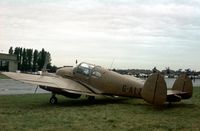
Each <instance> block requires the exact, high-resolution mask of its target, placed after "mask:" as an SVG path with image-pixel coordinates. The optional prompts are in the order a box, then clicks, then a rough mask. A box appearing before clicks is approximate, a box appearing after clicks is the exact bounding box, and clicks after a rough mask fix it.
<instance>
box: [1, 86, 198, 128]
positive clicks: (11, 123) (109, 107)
mask: <svg viewBox="0 0 200 131" xmlns="http://www.w3.org/2000/svg"><path fill="white" fill-rule="evenodd" d="M50 96H51V94H36V95H34V94H31V95H8V96H0V130H2V131H10V130H22V131H23V130H24V131H27V130H81V131H96V130H106V131H111V130H119V131H132V130H145V131H146V130H159V131H160V130H161V131H165V130H169V131H170V130H186V131H188V130H196V131H197V130H200V124H199V122H200V88H199V87H196V88H195V89H194V95H193V97H192V99H189V100H185V101H182V102H180V103H176V104H173V105H172V106H171V107H168V106H167V104H166V105H163V106H162V107H154V106H152V105H149V104H147V103H146V102H144V101H143V100H141V99H121V98H118V99H117V100H112V99H106V98H98V99H97V101H96V102H95V103H89V102H88V101H87V100H86V98H84V97H83V98H81V99H80V100H72V99H66V98H65V97H62V96H58V99H59V103H58V104H57V105H51V104H49V102H48V100H49V98H50Z"/></svg>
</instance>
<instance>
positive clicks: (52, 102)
mask: <svg viewBox="0 0 200 131" xmlns="http://www.w3.org/2000/svg"><path fill="white" fill-rule="evenodd" d="M49 102H50V103H51V104H52V105H55V104H57V103H58V99H57V98H56V97H55V96H53V97H51V98H50V100H49Z"/></svg>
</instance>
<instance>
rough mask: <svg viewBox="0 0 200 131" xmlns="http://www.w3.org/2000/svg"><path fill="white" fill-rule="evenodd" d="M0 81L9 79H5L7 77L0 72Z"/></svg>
mask: <svg viewBox="0 0 200 131" xmlns="http://www.w3.org/2000/svg"><path fill="white" fill-rule="evenodd" d="M0 79H9V77H7V76H5V75H3V74H1V72H0Z"/></svg>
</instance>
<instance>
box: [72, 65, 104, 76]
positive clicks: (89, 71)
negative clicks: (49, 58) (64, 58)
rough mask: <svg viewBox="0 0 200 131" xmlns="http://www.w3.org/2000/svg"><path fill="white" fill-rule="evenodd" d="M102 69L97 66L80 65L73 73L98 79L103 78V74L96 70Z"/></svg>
mask: <svg viewBox="0 0 200 131" xmlns="http://www.w3.org/2000/svg"><path fill="white" fill-rule="evenodd" d="M97 68H100V66H95V65H92V64H88V63H84V62H83V63H80V64H79V65H78V66H77V67H75V68H74V70H73V72H74V73H78V74H80V75H84V76H88V77H89V76H91V75H93V76H96V77H101V73H100V72H98V71H97V70H96V69H97Z"/></svg>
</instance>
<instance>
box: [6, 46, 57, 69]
mask: <svg viewBox="0 0 200 131" xmlns="http://www.w3.org/2000/svg"><path fill="white" fill-rule="evenodd" d="M8 53H9V54H14V55H16V56H17V61H18V70H20V71H24V72H27V71H29V72H36V71H40V70H42V69H43V67H44V64H45V61H46V62H47V69H48V71H49V72H55V71H56V69H57V67H56V66H52V65H51V54H50V53H49V52H47V51H45V49H44V48H42V50H41V51H38V50H37V49H35V50H33V49H26V48H22V47H15V49H13V47H10V49H9V51H8Z"/></svg>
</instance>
